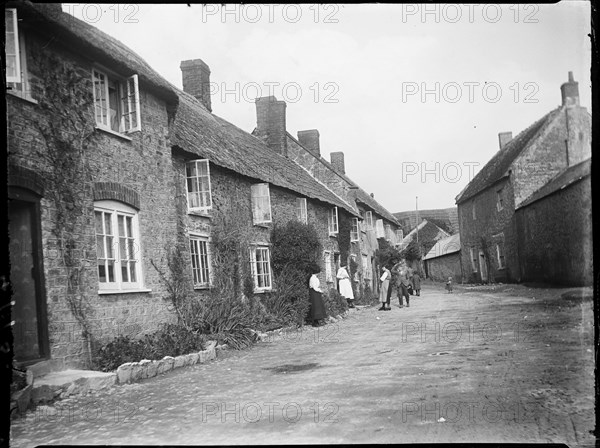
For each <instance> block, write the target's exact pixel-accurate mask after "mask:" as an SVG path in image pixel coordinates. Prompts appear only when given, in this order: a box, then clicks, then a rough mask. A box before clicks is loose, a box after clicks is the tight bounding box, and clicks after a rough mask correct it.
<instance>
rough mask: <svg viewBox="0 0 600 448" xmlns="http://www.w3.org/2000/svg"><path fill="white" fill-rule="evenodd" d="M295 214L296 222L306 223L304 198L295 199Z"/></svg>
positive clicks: (306, 215)
mask: <svg viewBox="0 0 600 448" xmlns="http://www.w3.org/2000/svg"><path fill="white" fill-rule="evenodd" d="M296 213H297V218H298V221H300V222H302V223H304V224H307V223H308V214H307V212H306V198H297V199H296Z"/></svg>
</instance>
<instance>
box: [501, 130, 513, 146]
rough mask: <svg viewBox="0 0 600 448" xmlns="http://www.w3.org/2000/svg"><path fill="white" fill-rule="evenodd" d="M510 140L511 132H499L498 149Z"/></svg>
mask: <svg viewBox="0 0 600 448" xmlns="http://www.w3.org/2000/svg"><path fill="white" fill-rule="evenodd" d="M511 140H512V132H500V133H499V134H498V142H499V143H500V149H502V148H504V147H505V146H506V144H507V143H508V142H510V141H511Z"/></svg>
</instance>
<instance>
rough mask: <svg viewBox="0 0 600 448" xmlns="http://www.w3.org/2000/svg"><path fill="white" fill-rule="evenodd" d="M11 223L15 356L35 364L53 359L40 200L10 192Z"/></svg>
mask: <svg viewBox="0 0 600 448" xmlns="http://www.w3.org/2000/svg"><path fill="white" fill-rule="evenodd" d="M8 219H9V223H8V231H9V237H10V246H9V250H10V281H11V285H12V293H13V296H12V300H14V302H15V304H14V306H13V307H12V320H13V321H15V324H14V326H13V336H14V343H13V349H14V356H15V360H16V361H17V362H18V363H22V364H31V363H34V362H36V361H40V360H42V359H45V358H47V357H48V355H49V348H48V323H47V319H46V297H45V289H44V273H43V265H42V253H41V234H40V206H39V198H38V197H36V196H35V195H34V194H32V193H29V192H28V191H26V190H22V189H19V188H10V189H9V203H8Z"/></svg>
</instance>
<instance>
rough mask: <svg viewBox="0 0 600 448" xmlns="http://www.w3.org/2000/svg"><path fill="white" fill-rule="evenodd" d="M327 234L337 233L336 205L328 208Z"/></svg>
mask: <svg viewBox="0 0 600 448" xmlns="http://www.w3.org/2000/svg"><path fill="white" fill-rule="evenodd" d="M328 223H329V235H337V234H338V209H337V207H333V208H332V209H330V210H329V219H328Z"/></svg>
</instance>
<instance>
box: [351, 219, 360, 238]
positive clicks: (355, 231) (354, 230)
mask: <svg viewBox="0 0 600 448" xmlns="http://www.w3.org/2000/svg"><path fill="white" fill-rule="evenodd" d="M358 234H359V233H358V218H352V229H351V230H350V241H359V237H358Z"/></svg>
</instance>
